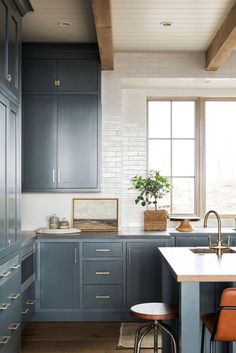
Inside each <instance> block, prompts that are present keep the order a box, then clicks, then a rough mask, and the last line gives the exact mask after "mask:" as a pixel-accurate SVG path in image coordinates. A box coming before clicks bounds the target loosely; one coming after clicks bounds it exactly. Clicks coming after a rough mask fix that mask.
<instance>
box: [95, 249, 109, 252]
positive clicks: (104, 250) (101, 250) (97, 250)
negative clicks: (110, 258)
mask: <svg viewBox="0 0 236 353" xmlns="http://www.w3.org/2000/svg"><path fill="white" fill-rule="evenodd" d="M110 251H111V249H96V252H110Z"/></svg>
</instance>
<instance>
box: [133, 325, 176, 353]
mask: <svg viewBox="0 0 236 353" xmlns="http://www.w3.org/2000/svg"><path fill="white" fill-rule="evenodd" d="M159 328H161V329H162V330H163V331H164V332H166V333H167V335H168V336H169V337H170V339H171V351H172V353H177V345H176V340H175V337H174V335H173V334H172V332H171V331H170V328H169V326H168V325H166V324H164V323H163V322H159V321H155V322H154V323H151V324H149V325H145V326H141V327H139V328H138V330H137V332H136V335H135V344H134V353H140V349H141V345H142V341H143V338H144V336H146V335H147V334H148V332H149V331H151V330H152V329H153V330H154V353H158V331H159Z"/></svg>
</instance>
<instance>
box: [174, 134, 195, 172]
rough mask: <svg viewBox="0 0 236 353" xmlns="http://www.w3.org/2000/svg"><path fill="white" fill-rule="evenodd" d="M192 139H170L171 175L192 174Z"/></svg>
mask: <svg viewBox="0 0 236 353" xmlns="http://www.w3.org/2000/svg"><path fill="white" fill-rule="evenodd" d="M194 144H195V143H194V140H190V141H189V140H176V141H172V165H173V169H172V175H173V176H194V164H195V163H194Z"/></svg>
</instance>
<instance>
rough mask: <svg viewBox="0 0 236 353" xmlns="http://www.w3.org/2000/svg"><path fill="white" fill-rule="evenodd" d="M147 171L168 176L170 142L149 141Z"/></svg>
mask: <svg viewBox="0 0 236 353" xmlns="http://www.w3.org/2000/svg"><path fill="white" fill-rule="evenodd" d="M148 169H149V170H159V171H160V172H161V174H162V175H165V176H169V175H170V141H169V140H167V141H166V140H149V156H148Z"/></svg>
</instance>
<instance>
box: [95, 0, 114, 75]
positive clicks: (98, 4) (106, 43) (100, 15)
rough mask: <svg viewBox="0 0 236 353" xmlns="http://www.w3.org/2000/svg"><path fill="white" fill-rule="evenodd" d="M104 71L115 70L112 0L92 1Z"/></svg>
mask: <svg viewBox="0 0 236 353" xmlns="http://www.w3.org/2000/svg"><path fill="white" fill-rule="evenodd" d="M92 8H93V16H94V20H95V27H96V32H97V39H98V47H99V53H100V59H101V66H102V70H113V68H114V62H113V40H112V20H111V4H110V0H92Z"/></svg>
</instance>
